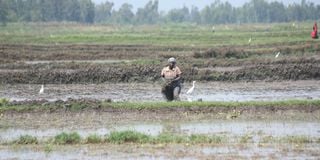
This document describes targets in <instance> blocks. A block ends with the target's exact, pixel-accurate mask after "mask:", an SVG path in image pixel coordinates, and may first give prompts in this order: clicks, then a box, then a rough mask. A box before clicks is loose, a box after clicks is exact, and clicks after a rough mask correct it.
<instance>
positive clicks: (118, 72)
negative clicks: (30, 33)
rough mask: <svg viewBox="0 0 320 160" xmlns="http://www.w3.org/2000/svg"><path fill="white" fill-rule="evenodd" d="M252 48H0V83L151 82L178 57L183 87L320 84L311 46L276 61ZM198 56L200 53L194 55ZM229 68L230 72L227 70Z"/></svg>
mask: <svg viewBox="0 0 320 160" xmlns="http://www.w3.org/2000/svg"><path fill="white" fill-rule="evenodd" d="M255 47H257V46H253V47H248V46H235V47H234V48H232V49H230V48H229V47H220V48H214V49H210V48H192V47H164V46H143V45H141V46H139V45H119V46H117V45H27V44H15V45H9V44H8V45H6V44H0V56H1V57H2V58H1V61H2V63H1V65H0V83H2V84H7V83H10V84H15V83H22V84H26V83H27V84H30V83H31V84H34V83H38V84H39V83H40V84H41V83H46V84H71V83H73V84H74V83H105V82H155V81H159V80H160V76H159V72H160V71H161V69H162V67H164V66H165V65H166V59H167V58H169V57H171V56H174V57H177V59H178V62H179V63H178V65H179V66H180V68H181V69H182V71H183V77H184V79H185V80H186V81H192V80H201V81H255V80H266V81H277V80H319V79H320V66H319V65H320V63H319V62H320V58H319V54H318V49H319V46H318V45H316V44H308V45H306V46H303V45H302V46H300V44H292V45H289V46H286V47H287V48H281V47H280V48H279V46H278V48H277V47H276V49H274V50H276V51H280V52H281V53H282V54H281V56H280V57H279V58H274V53H273V52H274V51H273V50H271V51H270V50H263V49H262V51H252V50H256V49H258V48H255ZM261 47H266V48H268V46H261ZM199 50H200V51H201V50H202V51H201V52H200V53H198V51H199ZM206 50H208V51H206ZM203 51H204V52H203ZM198 54H200V55H198ZM207 54H208V55H207ZM197 55H198V56H197ZM243 55H244V56H243ZM230 67H232V68H233V69H231V70H230V69H229V68H230ZM215 68H217V69H215Z"/></svg>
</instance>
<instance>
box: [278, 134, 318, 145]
mask: <svg viewBox="0 0 320 160" xmlns="http://www.w3.org/2000/svg"><path fill="white" fill-rule="evenodd" d="M280 142H284V143H293V144H304V143H311V142H312V140H311V139H310V138H309V137H306V136H287V137H284V138H281V139H280Z"/></svg>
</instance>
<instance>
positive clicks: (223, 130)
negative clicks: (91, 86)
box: [0, 120, 320, 143]
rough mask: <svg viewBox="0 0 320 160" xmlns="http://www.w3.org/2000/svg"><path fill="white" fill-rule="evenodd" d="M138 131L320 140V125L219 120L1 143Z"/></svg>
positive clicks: (12, 134) (9, 131)
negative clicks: (319, 138)
mask: <svg viewBox="0 0 320 160" xmlns="http://www.w3.org/2000/svg"><path fill="white" fill-rule="evenodd" d="M126 130H131V131H137V132H140V133H144V134H147V135H151V136H157V135H159V134H161V133H168V132H169V133H173V134H179V135H192V134H202V135H218V136H223V137H228V139H229V142H233V141H236V140H235V139H237V138H238V137H241V136H244V135H252V136H254V137H255V138H254V139H253V140H254V142H255V143H258V142H259V140H260V139H261V138H262V137H265V136H272V137H286V136H304V137H309V138H317V137H320V123H319V122H308V121H270V120H269V121H259V120H255V121H252V120H251V121H250V120H246V121H241V120H240V121H236V120H230V121H228V120H215V121H207V122H180V123H174V122H169V123H168V122H166V123H146V122H139V123H137V122H136V123H133V124H115V125H108V126H93V127H87V128H83V127H82V126H81V125H80V124H78V125H72V126H66V127H63V128H32V127H31V128H14V127H13V128H11V127H9V128H4V129H0V141H1V142H8V141H13V140H15V139H18V138H19V137H20V136H23V135H31V136H34V137H37V138H39V139H47V138H52V137H54V136H56V135H58V134H60V133H61V132H68V133H69V132H77V133H79V135H80V136H82V137H88V136H89V135H92V134H97V135H99V136H105V135H108V134H110V132H113V131H126Z"/></svg>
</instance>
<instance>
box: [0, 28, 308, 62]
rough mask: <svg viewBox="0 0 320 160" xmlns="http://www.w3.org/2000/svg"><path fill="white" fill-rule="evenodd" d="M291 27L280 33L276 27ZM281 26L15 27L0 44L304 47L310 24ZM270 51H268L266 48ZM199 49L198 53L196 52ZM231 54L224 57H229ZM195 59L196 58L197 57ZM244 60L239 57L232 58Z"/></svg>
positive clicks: (1, 34)
mask: <svg viewBox="0 0 320 160" xmlns="http://www.w3.org/2000/svg"><path fill="white" fill-rule="evenodd" d="M283 25H285V26H287V27H289V28H290V27H291V28H290V29H289V30H283V29H282V28H281V27H279V26H283ZM291 25H292V24H291V23H285V24H252V25H236V24H230V25H227V27H226V25H217V26H216V32H215V33H212V32H211V31H210V30H211V27H210V26H204V25H193V24H171V25H156V26H137V27H129V26H109V25H93V26H87V25H81V24H77V25H75V24H55V25H49V24H48V25H45V24H17V23H8V24H7V26H0V43H5V44H10V43H11V44H15V43H26V44H70V43H72V44H84V43H85V44H114V45H120V44H122V45H155V46H183V47H184V48H186V49H192V48H199V47H214V46H237V45H248V40H249V38H250V37H252V42H251V45H259V44H264V45H266V44H279V43H286V44H290V43H302V42H303V43H305V42H306V40H308V39H310V37H309V35H310V32H311V31H310V28H312V22H301V23H299V28H295V27H292V26H291ZM269 49H270V47H269ZM200 50H201V49H199V50H198V51H200ZM232 51H233V50H230V52H226V54H225V56H227V57H230V56H231V57H232V56H233V55H232ZM198 56H199V55H198ZM239 56H240V58H244V57H248V56H249V55H246V54H242V55H236V57H239Z"/></svg>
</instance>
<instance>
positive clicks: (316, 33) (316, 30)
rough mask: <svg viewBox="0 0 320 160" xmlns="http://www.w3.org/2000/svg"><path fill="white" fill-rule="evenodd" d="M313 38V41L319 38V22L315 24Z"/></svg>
mask: <svg viewBox="0 0 320 160" xmlns="http://www.w3.org/2000/svg"><path fill="white" fill-rule="evenodd" d="M311 37H312V38H313V39H317V38H318V26H317V22H314V25H313V31H312V32H311Z"/></svg>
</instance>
